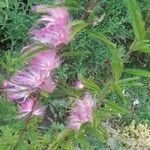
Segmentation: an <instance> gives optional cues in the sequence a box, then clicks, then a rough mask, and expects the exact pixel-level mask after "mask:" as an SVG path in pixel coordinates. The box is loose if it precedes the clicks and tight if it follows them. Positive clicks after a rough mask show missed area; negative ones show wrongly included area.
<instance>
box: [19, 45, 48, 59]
mask: <svg viewBox="0 0 150 150" xmlns="http://www.w3.org/2000/svg"><path fill="white" fill-rule="evenodd" d="M47 48H48V46H47V45H45V44H42V43H36V44H32V45H30V46H28V47H26V48H25V49H24V50H23V51H22V55H21V57H20V62H24V61H27V60H29V59H31V58H32V57H33V56H34V55H35V54H37V53H38V52H40V51H43V50H46V49H47Z"/></svg>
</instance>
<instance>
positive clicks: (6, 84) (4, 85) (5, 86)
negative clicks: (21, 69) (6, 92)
mask: <svg viewBox="0 0 150 150" xmlns="http://www.w3.org/2000/svg"><path fill="white" fill-rule="evenodd" d="M8 86H9V81H7V80H4V81H3V82H2V88H4V89H5V88H7V87H8Z"/></svg>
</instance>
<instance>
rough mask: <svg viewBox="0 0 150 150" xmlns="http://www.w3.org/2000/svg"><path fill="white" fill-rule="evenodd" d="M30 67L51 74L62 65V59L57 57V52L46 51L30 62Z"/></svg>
mask: <svg viewBox="0 0 150 150" xmlns="http://www.w3.org/2000/svg"><path fill="white" fill-rule="evenodd" d="M29 65H30V66H31V67H32V68H33V69H36V70H39V71H42V72H43V71H44V72H47V73H51V71H52V70H54V69H56V68H58V67H59V65H60V58H59V57H58V56H57V54H56V51H55V50H46V51H42V52H40V53H38V54H37V55H35V56H34V57H33V58H32V59H31V60H30V61H29Z"/></svg>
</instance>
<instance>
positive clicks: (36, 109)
mask: <svg viewBox="0 0 150 150" xmlns="http://www.w3.org/2000/svg"><path fill="white" fill-rule="evenodd" d="M31 111H32V115H35V116H42V115H43V114H44V112H45V107H42V106H40V105H39V104H38V103H37V102H36V103H35V102H34V100H33V99H26V100H25V101H24V102H23V103H21V105H20V107H19V109H18V112H19V113H22V115H21V116H22V117H23V116H26V115H28V114H29V113H30V112H31Z"/></svg>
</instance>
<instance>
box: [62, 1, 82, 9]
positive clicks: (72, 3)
mask: <svg viewBox="0 0 150 150" xmlns="http://www.w3.org/2000/svg"><path fill="white" fill-rule="evenodd" d="M64 5H65V6H67V8H69V9H71V10H78V9H83V7H82V3H81V1H80V0H65V1H64Z"/></svg>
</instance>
